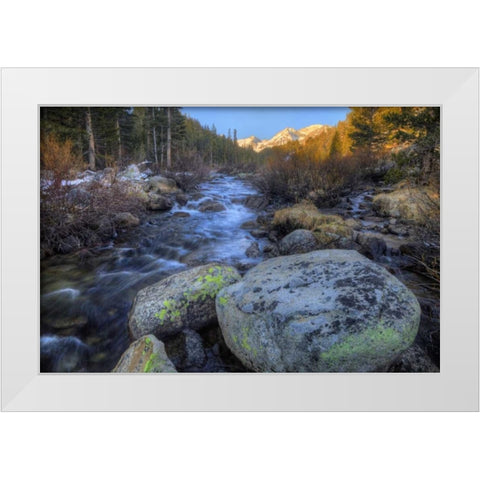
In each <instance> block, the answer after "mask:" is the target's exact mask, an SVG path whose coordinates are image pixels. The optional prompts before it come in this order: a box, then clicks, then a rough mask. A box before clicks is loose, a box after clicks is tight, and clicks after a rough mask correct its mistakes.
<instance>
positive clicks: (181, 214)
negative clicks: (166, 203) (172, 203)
mask: <svg viewBox="0 0 480 480" xmlns="http://www.w3.org/2000/svg"><path fill="white" fill-rule="evenodd" d="M190 216H191V215H190V214H189V213H188V212H175V213H174V214H173V215H172V217H174V218H188V217H190Z"/></svg>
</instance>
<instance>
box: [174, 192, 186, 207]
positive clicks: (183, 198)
mask: <svg viewBox="0 0 480 480" xmlns="http://www.w3.org/2000/svg"><path fill="white" fill-rule="evenodd" d="M175 200H176V202H177V203H178V204H179V205H180V206H182V207H183V206H184V205H186V204H187V203H188V197H187V196H186V195H185V194H184V193H177V194H176V195H175Z"/></svg>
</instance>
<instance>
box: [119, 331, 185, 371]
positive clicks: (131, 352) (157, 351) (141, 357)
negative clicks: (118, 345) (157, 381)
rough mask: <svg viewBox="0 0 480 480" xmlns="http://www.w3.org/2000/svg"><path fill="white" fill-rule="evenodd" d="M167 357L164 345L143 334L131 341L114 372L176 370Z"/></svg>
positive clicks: (153, 337) (151, 336)
mask: <svg viewBox="0 0 480 480" xmlns="http://www.w3.org/2000/svg"><path fill="white" fill-rule="evenodd" d="M176 371H177V370H176V369H175V367H174V366H173V363H172V362H171V361H170V359H169V358H168V357H167V353H166V352H165V346H164V345H163V343H162V342H161V341H160V340H158V339H157V338H155V336H153V335H145V336H143V337H141V338H139V339H138V340H137V341H135V342H134V343H132V344H131V345H130V347H128V349H127V350H126V351H125V352H124V353H123V355H122V356H121V358H120V360H119V361H118V363H117V365H116V366H115V368H114V369H113V370H112V372H114V373H166V372H170V373H172V372H176Z"/></svg>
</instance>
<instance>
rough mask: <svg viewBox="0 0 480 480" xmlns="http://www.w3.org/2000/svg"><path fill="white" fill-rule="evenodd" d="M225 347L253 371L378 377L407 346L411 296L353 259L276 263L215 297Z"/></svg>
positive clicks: (414, 311)
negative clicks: (364, 373)
mask: <svg viewBox="0 0 480 480" xmlns="http://www.w3.org/2000/svg"><path fill="white" fill-rule="evenodd" d="M216 307H217V315H218V321H219V324H220V327H221V329H222V332H223V335H224V338H225V342H226V344H227V345H228V347H229V348H230V349H231V351H232V352H233V353H234V355H235V356H236V357H237V358H239V359H240V360H241V361H242V363H243V364H244V365H245V366H246V367H247V368H249V369H252V370H255V371H261V372H270V371H277V372H372V371H379V370H385V368H387V367H388V365H389V364H390V363H391V362H392V361H393V360H395V359H396V358H397V356H398V355H399V354H401V353H402V352H403V351H404V350H406V349H407V348H408V347H409V346H410V345H411V344H412V342H413V340H414V339H415V336H416V334H417V330H418V326H419V322H420V306H419V304H418V301H417V299H416V298H415V296H414V295H413V293H412V292H411V291H410V290H409V289H408V288H407V287H405V286H404V285H403V284H402V283H401V282H400V281H399V280H397V279H396V278H395V277H394V276H392V275H391V274H390V273H388V272H387V270H385V269H384V268H383V267H381V266H380V265H377V264H375V263H373V262H372V261H370V260H368V259H367V258H365V257H363V256H362V255H360V254H359V253H358V252H355V251H349V250H320V251H314V252H310V253H306V254H301V255H291V256H286V257H277V258H274V259H270V260H267V261H265V262H263V263H260V264H259V265H257V266H256V267H254V268H252V269H251V270H249V271H248V272H247V273H246V274H245V276H244V277H243V279H242V280H241V281H240V282H237V283H235V284H234V285H231V286H229V287H226V288H224V289H222V290H221V291H220V292H219V294H218V295H217V302H216Z"/></svg>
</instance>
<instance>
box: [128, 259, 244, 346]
mask: <svg viewBox="0 0 480 480" xmlns="http://www.w3.org/2000/svg"><path fill="white" fill-rule="evenodd" d="M240 279H241V277H240V274H239V273H238V271H237V270H236V269H235V268H233V267H229V266H225V265H221V264H218V263H210V264H208V265H202V266H199V267H195V268H192V269H190V270H186V271H184V272H180V273H177V274H175V275H171V276H169V277H167V278H165V279H163V280H161V281H160V282H158V283H155V284H154V285H151V286H149V287H146V288H144V289H142V290H140V291H139V292H138V293H137V295H136V297H135V299H134V301H133V305H132V308H131V310H130V314H129V328H130V332H131V334H132V336H133V338H139V337H141V336H143V335H147V334H150V333H151V334H153V335H155V336H157V337H158V338H160V339H162V338H165V337H169V336H171V335H174V334H176V333H179V332H181V331H182V330H183V329H185V328H190V329H192V330H199V329H201V328H203V327H205V326H207V325H210V324H213V323H216V321H217V316H216V312H215V297H216V295H217V293H218V292H219V290H221V289H222V288H224V287H226V286H228V285H231V284H232V283H235V282H237V281H239V280H240Z"/></svg>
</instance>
